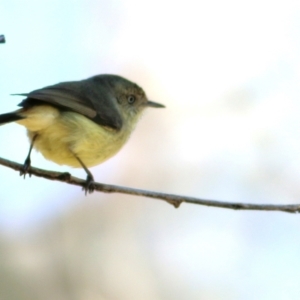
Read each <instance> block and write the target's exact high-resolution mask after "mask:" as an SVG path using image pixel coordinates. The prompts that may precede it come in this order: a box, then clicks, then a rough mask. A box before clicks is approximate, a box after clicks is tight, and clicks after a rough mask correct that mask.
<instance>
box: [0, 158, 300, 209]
mask: <svg viewBox="0 0 300 300" xmlns="http://www.w3.org/2000/svg"><path fill="white" fill-rule="evenodd" d="M0 165H3V166H6V167H9V168H11V169H14V170H16V171H20V170H21V168H22V165H21V164H19V163H16V162H13V161H10V160H7V159H4V158H1V157H0ZM30 174H32V175H35V176H37V177H43V178H46V179H50V180H58V181H61V182H66V183H69V184H73V185H79V186H81V187H84V184H85V180H82V179H79V178H77V177H73V176H71V175H70V174H69V173H61V172H53V171H48V170H43V169H38V168H34V167H31V168H30ZM95 191H99V192H104V193H122V194H127V195H135V196H144V197H148V198H153V199H159V200H164V201H166V202H168V203H169V204H172V205H173V206H175V207H176V208H177V207H179V206H180V204H181V203H182V202H186V203H191V204H198V205H205V206H213V207H219V208H228V209H235V210H264V211H281V212H288V213H299V212H300V204H288V205H283V204H282V205H274V204H251V203H240V202H222V201H215V200H205V199H199V198H194V197H187V196H179V195H173V194H166V193H159V192H152V191H146V190H140V189H134V188H128V187H122V186H117V185H110V184H102V183H95Z"/></svg>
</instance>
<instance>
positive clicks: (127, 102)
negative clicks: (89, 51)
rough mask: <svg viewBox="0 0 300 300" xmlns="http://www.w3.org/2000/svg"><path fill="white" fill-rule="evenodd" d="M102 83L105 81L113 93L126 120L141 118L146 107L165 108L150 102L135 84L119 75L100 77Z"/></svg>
mask: <svg viewBox="0 0 300 300" xmlns="http://www.w3.org/2000/svg"><path fill="white" fill-rule="evenodd" d="M97 77H98V79H99V80H101V82H103V80H104V81H105V83H106V85H107V86H109V87H110V89H111V91H113V94H114V97H115V98H116V100H117V103H118V106H119V107H120V108H121V109H120V112H121V113H122V114H123V117H124V118H125V119H128V118H134V117H135V116H137V117H138V116H139V115H140V113H141V112H142V111H143V110H144V109H145V108H146V107H157V108H159V107H164V105H162V104H159V103H156V102H153V101H149V100H148V98H147V96H146V94H145V92H144V90H143V89H142V88H141V87H139V86H138V85H137V84H135V83H134V82H131V81H129V80H127V79H125V78H123V77H121V76H117V75H98V76H96V77H95V79H96V80H97Z"/></svg>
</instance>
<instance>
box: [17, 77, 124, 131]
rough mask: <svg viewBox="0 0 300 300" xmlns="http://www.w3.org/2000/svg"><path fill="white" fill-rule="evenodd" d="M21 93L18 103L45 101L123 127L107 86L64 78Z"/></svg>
mask: <svg viewBox="0 0 300 300" xmlns="http://www.w3.org/2000/svg"><path fill="white" fill-rule="evenodd" d="M14 95H22V96H26V97H27V98H26V99H24V100H23V101H22V102H21V103H20V104H19V106H21V107H30V106H32V105H37V104H42V102H45V103H48V104H50V105H53V106H55V107H59V108H61V109H65V110H70V111H74V112H77V113H80V114H82V115H84V116H86V117H87V118H89V119H91V120H92V121H94V122H95V123H97V124H99V125H102V126H107V127H110V128H112V129H115V130H120V129H121V127H122V118H121V115H120V113H119V110H118V109H117V100H116V99H115V97H114V94H113V91H111V90H110V89H109V87H107V86H102V87H101V85H100V86H99V85H97V86H96V88H95V84H94V83H93V82H89V81H88V80H82V81H77V82H74V81H73V82H63V83H59V84H56V85H52V86H48V87H45V88H42V89H39V90H35V91H32V92H30V93H28V94H14ZM39 102H41V103H39Z"/></svg>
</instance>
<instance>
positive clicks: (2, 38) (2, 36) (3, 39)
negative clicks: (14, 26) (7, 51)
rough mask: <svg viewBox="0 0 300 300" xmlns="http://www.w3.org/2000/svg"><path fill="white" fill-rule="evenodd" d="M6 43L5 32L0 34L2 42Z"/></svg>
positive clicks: (0, 42)
mask: <svg viewBox="0 0 300 300" xmlns="http://www.w3.org/2000/svg"><path fill="white" fill-rule="evenodd" d="M4 43H5V36H4V35H3V34H0V44H4Z"/></svg>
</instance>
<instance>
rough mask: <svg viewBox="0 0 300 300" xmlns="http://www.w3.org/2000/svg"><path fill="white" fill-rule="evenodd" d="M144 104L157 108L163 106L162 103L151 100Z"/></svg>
mask: <svg viewBox="0 0 300 300" xmlns="http://www.w3.org/2000/svg"><path fill="white" fill-rule="evenodd" d="M146 106H150V107H157V108H163V107H165V106H164V105H162V104H159V103H157V102H153V101H148V102H146Z"/></svg>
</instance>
